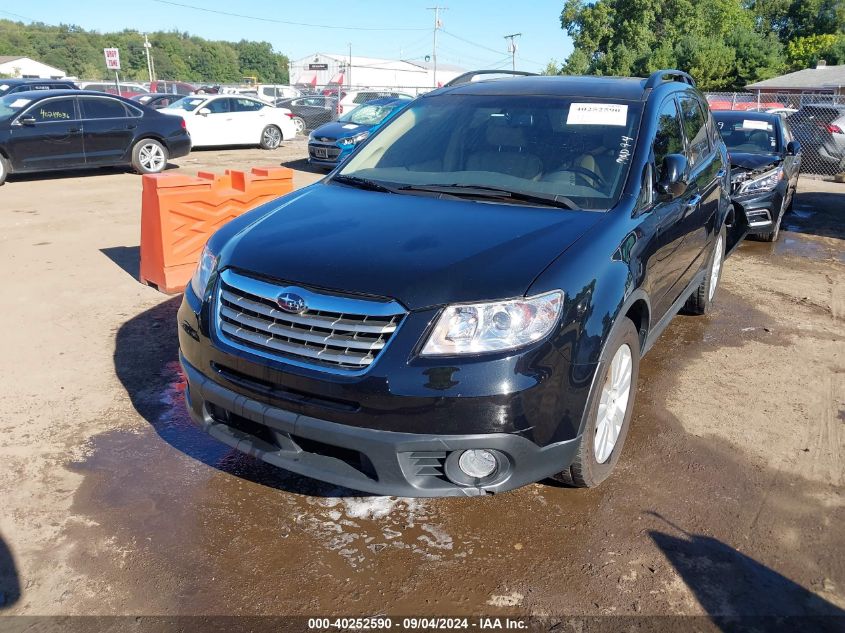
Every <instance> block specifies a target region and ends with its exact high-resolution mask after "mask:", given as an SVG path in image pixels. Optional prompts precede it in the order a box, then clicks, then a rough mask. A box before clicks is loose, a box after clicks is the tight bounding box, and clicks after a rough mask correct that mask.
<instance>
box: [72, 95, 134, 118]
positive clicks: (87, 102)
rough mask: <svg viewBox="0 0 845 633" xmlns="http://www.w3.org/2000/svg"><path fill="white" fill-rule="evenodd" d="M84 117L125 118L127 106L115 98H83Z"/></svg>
mask: <svg viewBox="0 0 845 633" xmlns="http://www.w3.org/2000/svg"><path fill="white" fill-rule="evenodd" d="M80 101H81V105H82V118H83V119H123V118H125V117H126V108H124V107H123V104H122V103H120V102H119V101H114V100H113V99H81V100H80Z"/></svg>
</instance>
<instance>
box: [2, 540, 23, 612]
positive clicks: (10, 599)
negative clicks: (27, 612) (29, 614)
mask: <svg viewBox="0 0 845 633" xmlns="http://www.w3.org/2000/svg"><path fill="white" fill-rule="evenodd" d="M20 597H21V583H20V580H19V579H18V572H17V569H16V567H15V559H14V558H13V557H12V552H11V550H10V549H9V546H8V545H6V541H4V540H3V538H2V537H0V610H2V609H6V608H8V607H11V606H12V605H13V604H15V603H16V602H17V601H18V600H19V599H20Z"/></svg>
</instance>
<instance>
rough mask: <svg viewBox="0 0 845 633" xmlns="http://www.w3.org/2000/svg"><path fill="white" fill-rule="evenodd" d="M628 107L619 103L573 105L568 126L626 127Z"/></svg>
mask: <svg viewBox="0 0 845 633" xmlns="http://www.w3.org/2000/svg"><path fill="white" fill-rule="evenodd" d="M627 121H628V106H626V105H619V104H617V103H573V104H572V105H571V106H569V114H568V115H567V117H566V124H567V125H625V124H626V123H627Z"/></svg>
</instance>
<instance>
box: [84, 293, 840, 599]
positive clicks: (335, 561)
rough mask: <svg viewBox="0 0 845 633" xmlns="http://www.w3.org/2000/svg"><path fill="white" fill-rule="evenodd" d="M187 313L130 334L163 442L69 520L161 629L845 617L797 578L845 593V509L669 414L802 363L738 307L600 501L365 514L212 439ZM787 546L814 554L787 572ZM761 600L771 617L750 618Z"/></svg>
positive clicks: (89, 490) (113, 456)
mask: <svg viewBox="0 0 845 633" xmlns="http://www.w3.org/2000/svg"><path fill="white" fill-rule="evenodd" d="M177 303H178V299H172V300H170V301H168V302H166V303H164V304H162V305H161V306H158V307H156V308H154V309H153V310H150V311H148V312H147V313H144V314H142V315H140V316H138V317H136V318H135V319H132V320H131V321H129V322H128V323H127V324H126V325H124V326H123V327H122V328H121V329H120V331H119V332H118V334H117V339H116V341H117V343H116V349H115V368H116V371H117V374H118V377H119V378H120V380H121V382H122V384H123V385H124V387H125V388H126V390H127V392H128V393H129V395H130V397H131V398H132V402H133V405H134V406H135V408H136V409H137V410H138V412H139V413H141V414H142V415H143V417H144V418H145V420H146V421H147V423H148V424H149V427H148V428H146V429H141V430H140V431H110V432H107V433H105V434H102V435H99V436H97V437H95V438H94V440H93V450H92V451H91V454H90V456H89V457H87V458H86V459H85V460H83V461H80V462H78V463H76V464H74V465H73V466H72V468H73V469H74V470H76V471H77V472H79V473H81V474H84V475H85V478H84V482H83V485H82V487H81V488H80V490H79V491H78V493H77V495H76V501H75V503H74V505H73V508H72V511H73V512H74V513H76V514H79V515H81V516H85V517H88V518H90V520H91V522H92V523H95V524H96V525H97V527H93V526H85V527H84V528H80V530H81V531H82V532H84V533H85V534H86V535H88V537H87V538H86V539H84V541H85V542H90V543H97V542H99V541H100V538H96V537H95V538H91V536H92V535H96V534H97V532H98V531H100V530H103V533H102V534H100V535H97V536H99V537H101V538H110V539H113V540H114V545H115V547H116V549H117V551H119V552H121V557H120V558H118V559H117V560H115V558H114V553H113V551H102V552H98V551H97V550H96V549H92V550H89V549H87V548H85V547H84V546H83V547H82V548H80V550H79V552H78V560H77V563H78V564H79V565H80V566H82V567H83V568H84V567H88V568H91V569H96V570H98V572H99V573H104V574H106V575H107V576H110V575H112V574H115V575H116V576H117V577H119V578H120V583H121V585H122V591H125V592H126V593H127V594H128V595H130V596H132V595H136V594H140V595H143V593H144V592H145V590H146V591H148V590H149V587H150V585H151V584H152V585H154V586H155V587H156V588H157V593H158V596H159V598H158V599H157V600H156V603H155V604H156V605H157V607H158V609H159V610H160V612H163V613H186V612H187V613H191V612H193V613H220V614H232V613H234V614H237V613H249V614H255V613H259V614H272V613H286V614H292V613H296V614H304V615H313V614H315V613H317V614H319V613H344V614H374V613H383V612H385V611H389V612H391V613H417V614H419V613H423V614H467V613H479V612H490V611H491V610H492V611H493V612H503V613H534V614H545V613H559V612H561V610H564V609H565V610H567V611H568V612H576V613H584V614H610V613H613V614H620V613H628V614H636V613H644V612H645V613H667V612H670V613H671V612H678V611H681V612H687V611H689V610H690V609H692V611H693V612H697V611H698V610H699V609H703V610H704V612H708V613H714V612H715V613H721V614H728V615H730V614H733V613H743V614H746V615H747V614H749V613H748V610H749V605H751V604H753V605H754V607H753V612H752V614H754V613H765V614H778V615H796V614H803V613H807V612H808V611H809V612H818V611H819V610H822V611H825V610H827V611H829V612H831V613H838V612H839V609H838V607H836V606H835V605H834V604H832V603H829V602H827V601H825V600H823V599H821V598H819V597H818V596H815V595H814V594H812V593H810V592H808V591H807V590H806V589H804V588H803V587H802V586H801V585H799V584H796V583H794V582H792V581H791V580H788V578H790V577H795V576H796V575H798V576H801V575H805V574H806V573H807V571H808V570H809V569H812V568H813V567H816V566H820V567H826V568H827V571H825V572H824V573H823V575H824V577H829V576H835V577H836V578H837V580H836V582H838V583H843V582H845V564H843V561H841V560H840V561H839V562H838V563H837V564H835V565H832V564H831V561H830V560H829V557H828V556H827V554H824V552H831V551H841V548H842V541H843V536H842V534H841V533H840V532H838V531H835V530H824V529H818V525H817V520H818V517H819V516H821V515H824V516H825V517H826V521H827V522H828V524H829V525H837V524H841V523H842V521H843V520H845V509H843V507H842V506H841V505H838V506H833V507H826V506H825V504H824V503H822V502H819V501H818V500H816V499H815V498H814V495H813V489H814V485H812V484H811V483H809V482H804V481H801V480H799V479H791V480H789V481H783V482H781V485H778V486H772V485H771V482H772V481H776V480H778V474H777V472H775V471H771V470H768V469H765V468H760V467H759V466H756V465H752V464H750V463H749V462H747V461H746V460H745V459H743V455H742V453H741V451H738V450H737V447H734V446H730V445H727V444H724V443H720V442H718V441H714V440H713V439H712V438H710V439H702V438H695V437H691V436H690V435H689V434H688V433H686V432H684V430H683V429H682V428H681V426H680V425H679V423H678V422H677V420H675V419H674V418H673V416H672V415H671V414H669V413H668V411H667V410H666V409H665V407H664V406H663V404H662V394H665V393H667V392H668V391H669V390H671V388H672V376H673V375H674V374H675V373H676V372H677V371H680V370H681V369H682V368H683V366H684V364H685V363H687V362H689V360H690V358H691V357H693V356H695V355H696V354H698V353H699V352H700V351H701V350H703V349H712V348H713V347H714V346H718V347H725V346H742V345H744V344H745V343H746V342H748V341H750V340H754V341H758V342H763V343H765V344H766V345H771V346H783V345H787V344H788V342H787V340H786V339H785V338H784V337H782V336H779V335H778V334H775V333H773V332H772V330H776V329H778V328H776V327H775V324H774V322H773V320H772V319H771V318H769V317H767V316H766V315H765V314H763V313H761V312H759V311H757V310H755V309H754V308H753V307H751V306H749V305H747V304H746V303H744V302H743V301H742V300H741V299H740V298H739V297H737V296H734V295H732V294H731V293H728V292H723V293H722V296H721V297H720V301H719V308H718V309H717V310H716V312H715V313H714V314H713V315H712V317H710V318H706V319H699V318H692V317H679V318H678V319H677V320H676V321H675V322H674V323H673V324H672V326H670V328H669V330H667V332H666V333H665V334H664V336H663V337H662V339H661V341H660V342H659V343H658V344H657V346H656V347H655V348H654V349H653V350H652V352H651V353H650V354H649V355H648V356H647V357H646V358H645V359H644V361H643V363H642V365H641V370H640V384H639V389H638V395H637V402H636V411H635V417H634V420H633V426H632V430H631V433H630V435H629V440H628V443H627V444H626V447H625V452H624V454H623V457H622V460H621V461H620V464H619V467H618V470H617V472H616V473H615V474H614V476H613V477H612V478H611V479H610V480H608V481H607V482H606V483H605V484H603V485H602V486H601V487H600V488H598V489H594V490H572V489H567V488H563V487H559V486H557V485H555V484H553V483H551V482H543V483H541V484H537V485H532V486H529V487H526V488H523V489H520V490H518V491H515V492H512V493H508V494H504V495H500V496H495V497H488V498H482V499H444V500H413V499H396V498H386V497H367V496H360V495H359V494H358V493H355V492H353V491H348V490H343V489H338V488H336V487H334V486H331V485H326V484H322V483H319V482H315V481H312V480H309V479H306V478H302V477H299V476H297V475H294V474H290V473H287V472H285V471H281V470H279V469H276V468H274V467H272V466H269V465H266V464H264V463H263V462H260V461H257V460H255V459H253V458H251V457H249V456H246V455H243V454H241V453H238V452H236V451H233V450H231V449H229V448H228V447H226V446H224V445H222V444H220V443H218V442H216V441H215V440H213V439H211V438H210V437H208V436H207V435H205V434H204V433H202V432H201V431H199V430H197V429H196V427H194V425H193V424H192V422H191V421H190V419H189V417H188V415H187V413H186V412H185V410H184V401H183V393H184V383H183V381H182V377H181V375H180V372H179V368H178V363H177V362H176V354H177V347H176V337H175V333H174V332H173V328H172V326H171V324H172V323H173V322H174V320H173V318H174V314H175V310H176V308H177ZM151 331H156V332H157V335H156V337H155V339H154V340H155V342H156V344H155V345H150V344H149V340H150V339H149V334H150V332H151ZM139 351H140V354H139ZM702 413H704V412H702ZM712 413H713V412H708V414H712ZM737 422H738V421H733V422H730V423H737ZM770 507H777V508H779V509H780V510H781V511H780V512H778V513H777V514H776V515H773V514H771V513H770V512H768V511H767V510H766V509H767V508H770ZM785 507H788V511H786V512H784V511H783V509H784V508H785ZM100 526H102V527H100ZM779 531H797V532H799V533H801V534H802V538H801V539H800V542H799V543H796V544H795V547H794V548H793V549H792V551H790V552H788V554H786V553H785V552H783V551H782V548H781V545H780V544H779V542H778V539H776V538H773V535H774V533H776V532H779ZM92 533H93V534H92ZM752 534H753V535H754V536H753V537H751V535H752ZM82 541H83V539H82V534H80V542H82ZM775 570H778V571H775ZM784 574H787V575H784ZM761 583H762V584H764V585H765V586H766V587H767V590H766V598H765V600H763V601H762V602H761V601H760V600H759V599H757V598H755V599H754V600H751V599H750V597H751V596H752V595H753V596H755V597H757V596H759V592H760V587H761ZM161 596H166V598H165V599H164V601H162V600H161ZM142 604H144V603H143V601H142V602H140V603H139V604H137V605H136V607H135V608H140V606H141V605H142ZM698 605H701V606H700V607H699V606H698ZM127 607H128V608H129V610H134V609H133V606H132V601H131V599H130V601H129V603H128V604H127Z"/></svg>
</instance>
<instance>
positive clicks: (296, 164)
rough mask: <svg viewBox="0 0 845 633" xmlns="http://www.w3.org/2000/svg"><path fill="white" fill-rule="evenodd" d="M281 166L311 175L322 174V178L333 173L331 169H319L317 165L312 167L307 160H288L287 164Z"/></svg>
mask: <svg viewBox="0 0 845 633" xmlns="http://www.w3.org/2000/svg"><path fill="white" fill-rule="evenodd" d="M281 165H282V167H289V168H290V169H295V170H296V171H307V172H308V173H310V174H320V175H322V176H325V175H326V174H328V173H329V172H330V171H331V169H326V168H325V167H317V166H316V165H312V164H311V163H309V162H308V159H307V158H297V159H296V160H286V161H285V162H283V163H281Z"/></svg>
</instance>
